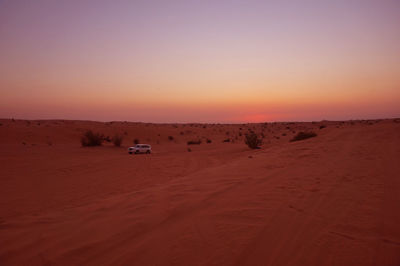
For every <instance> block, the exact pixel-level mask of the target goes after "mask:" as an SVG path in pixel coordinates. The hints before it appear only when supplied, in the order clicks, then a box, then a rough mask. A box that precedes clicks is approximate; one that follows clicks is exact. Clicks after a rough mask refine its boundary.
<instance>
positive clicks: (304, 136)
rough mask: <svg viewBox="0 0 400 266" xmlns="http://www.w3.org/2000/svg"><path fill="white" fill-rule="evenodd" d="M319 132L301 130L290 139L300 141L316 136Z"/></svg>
mask: <svg viewBox="0 0 400 266" xmlns="http://www.w3.org/2000/svg"><path fill="white" fill-rule="evenodd" d="M316 136H317V134H316V133H315V132H312V131H310V132H303V131H301V132H299V133H297V135H296V136H294V137H293V138H292V139H291V140H290V141H299V140H303V139H309V138H313V137H316Z"/></svg>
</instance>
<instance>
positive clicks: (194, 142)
mask: <svg viewBox="0 0 400 266" xmlns="http://www.w3.org/2000/svg"><path fill="white" fill-rule="evenodd" d="M199 144H201V140H189V141H188V142H187V145H199Z"/></svg>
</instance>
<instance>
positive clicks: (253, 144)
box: [244, 132, 262, 149]
mask: <svg viewBox="0 0 400 266" xmlns="http://www.w3.org/2000/svg"><path fill="white" fill-rule="evenodd" d="M244 143H246V145H247V146H249V148H250V149H258V148H259V146H260V145H261V143H262V140H261V139H259V138H258V136H257V134H256V133H254V132H251V133H249V134H246V137H245V140H244Z"/></svg>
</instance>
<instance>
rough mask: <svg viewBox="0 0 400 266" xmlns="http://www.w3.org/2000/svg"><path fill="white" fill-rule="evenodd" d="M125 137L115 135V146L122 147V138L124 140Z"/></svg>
mask: <svg viewBox="0 0 400 266" xmlns="http://www.w3.org/2000/svg"><path fill="white" fill-rule="evenodd" d="M123 139H124V138H123V137H122V136H121V135H118V134H117V135H115V136H114V137H113V138H112V142H113V143H114V146H115V147H121V144H122V140H123Z"/></svg>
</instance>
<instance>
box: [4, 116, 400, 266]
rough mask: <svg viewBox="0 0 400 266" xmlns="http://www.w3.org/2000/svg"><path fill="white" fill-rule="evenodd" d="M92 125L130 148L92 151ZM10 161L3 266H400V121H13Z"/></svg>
mask: <svg viewBox="0 0 400 266" xmlns="http://www.w3.org/2000/svg"><path fill="white" fill-rule="evenodd" d="M86 130H93V131H95V132H101V133H102V134H104V135H105V136H113V135H115V134H120V135H121V136H122V137H123V142H122V144H121V147H114V146H113V145H112V143H109V142H107V141H105V142H103V145H102V146H99V147H82V145H81V143H80V138H81V136H82V134H83V133H84V132H85V131H86ZM249 131H253V132H255V133H257V134H258V135H259V136H261V135H262V136H263V139H262V145H261V146H260V147H261V148H260V149H249V147H247V145H246V144H245V143H244V138H245V134H246V133H247V132H249ZM299 131H313V132H315V133H316V135H317V136H315V137H313V138H309V139H305V140H301V141H290V140H291V139H292V138H293V136H295V135H296V133H297V132H299ZM135 139H136V140H140V142H143V143H148V144H151V145H152V148H153V151H152V153H151V154H149V155H148V154H138V155H129V154H128V152H127V148H128V147H129V146H132V145H133V142H134V140H135ZM227 139H229V141H227ZM191 140H201V144H198V145H188V141H191ZM207 140H209V141H207ZM189 148H190V150H189ZM0 161H1V178H0V262H1V263H0V264H1V265H399V263H400V211H399V210H400V193H399V191H400V175H399V173H400V120H399V119H383V120H353V121H319V122H288V123H285V122H281V123H246V124H197V123H195V124H154V123H133V122H93V121H77V120H18V119H2V120H0Z"/></svg>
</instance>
